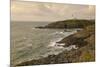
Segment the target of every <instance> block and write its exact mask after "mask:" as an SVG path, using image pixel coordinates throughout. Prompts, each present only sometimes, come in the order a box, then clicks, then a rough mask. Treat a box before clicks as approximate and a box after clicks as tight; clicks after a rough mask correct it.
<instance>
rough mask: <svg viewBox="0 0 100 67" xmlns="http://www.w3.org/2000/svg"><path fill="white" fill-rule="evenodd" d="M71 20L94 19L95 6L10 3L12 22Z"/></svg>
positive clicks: (25, 2)
mask: <svg viewBox="0 0 100 67" xmlns="http://www.w3.org/2000/svg"><path fill="white" fill-rule="evenodd" d="M72 15H73V17H72ZM72 18H77V19H94V18H95V6H93V5H74V4H57V3H40V2H27V1H12V2H11V20H12V21H58V20H65V19H72Z"/></svg>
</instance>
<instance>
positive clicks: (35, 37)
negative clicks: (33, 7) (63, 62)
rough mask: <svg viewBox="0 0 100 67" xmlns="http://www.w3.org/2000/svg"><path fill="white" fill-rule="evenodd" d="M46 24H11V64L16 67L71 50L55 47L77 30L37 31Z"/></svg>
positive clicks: (69, 48)
mask: <svg viewBox="0 0 100 67" xmlns="http://www.w3.org/2000/svg"><path fill="white" fill-rule="evenodd" d="M47 24H48V23H47V22H14V21H12V22H11V25H10V26H11V31H10V32H11V34H10V37H11V40H10V41H11V64H12V65H16V64H19V63H22V62H25V61H30V60H33V59H40V58H43V57H47V56H48V55H52V54H54V55H57V54H59V53H61V52H62V51H64V50H66V49H67V50H71V49H72V47H73V46H74V48H75V45H73V46H70V47H67V48H65V47H63V46H62V45H64V43H62V44H59V45H60V46H57V45H58V43H56V42H58V41H60V40H62V39H63V38H65V37H67V36H69V35H72V34H74V33H76V32H77V29H68V30H69V31H67V32H64V29H39V28H35V27H38V26H45V25H47Z"/></svg>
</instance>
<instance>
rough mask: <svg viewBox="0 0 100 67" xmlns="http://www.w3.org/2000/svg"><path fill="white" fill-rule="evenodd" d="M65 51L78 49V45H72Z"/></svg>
mask: <svg viewBox="0 0 100 67" xmlns="http://www.w3.org/2000/svg"><path fill="white" fill-rule="evenodd" d="M65 49H66V50H68V51H70V50H72V49H78V47H76V45H70V46H68V47H66V48H65Z"/></svg>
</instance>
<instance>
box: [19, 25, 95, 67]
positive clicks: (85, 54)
mask: <svg viewBox="0 0 100 67" xmlns="http://www.w3.org/2000/svg"><path fill="white" fill-rule="evenodd" d="M59 43H65V46H64V47H66V46H70V45H73V44H74V45H77V46H78V47H79V48H78V49H76V50H75V49H73V50H71V51H67V50H65V51H63V52H62V53H60V54H58V55H49V56H48V57H45V58H41V59H38V60H34V59H33V60H31V61H26V62H23V63H20V64H17V65H18V66H21V65H22V66H25V65H41V64H60V63H76V62H90V61H95V25H90V26H87V27H85V28H84V29H83V30H81V31H79V32H77V33H76V34H73V35H70V36H68V37H65V38H64V39H62V40H61V41H59Z"/></svg>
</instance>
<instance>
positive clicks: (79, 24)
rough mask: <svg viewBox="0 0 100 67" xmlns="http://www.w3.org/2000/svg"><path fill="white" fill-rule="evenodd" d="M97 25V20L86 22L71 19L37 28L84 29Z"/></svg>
mask: <svg viewBox="0 0 100 67" xmlns="http://www.w3.org/2000/svg"><path fill="white" fill-rule="evenodd" d="M93 24H95V20H84V19H70V20H64V21H56V22H53V23H50V24H48V25H46V26H44V27H37V28H57V29H58V28H60V29H63V28H84V27H86V26H88V25H93Z"/></svg>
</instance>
